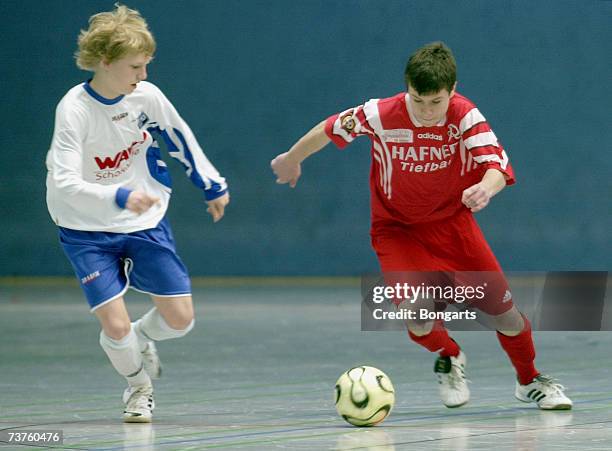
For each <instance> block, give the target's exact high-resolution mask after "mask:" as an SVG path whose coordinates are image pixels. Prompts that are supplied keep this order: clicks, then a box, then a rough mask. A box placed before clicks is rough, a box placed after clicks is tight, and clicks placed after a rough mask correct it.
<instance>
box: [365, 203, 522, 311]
mask: <svg viewBox="0 0 612 451" xmlns="http://www.w3.org/2000/svg"><path fill="white" fill-rule="evenodd" d="M371 236H372V247H373V248H374V250H375V251H376V255H377V256H378V261H379V263H380V267H381V270H382V272H383V274H390V273H394V274H395V276H393V277H392V278H393V279H394V280H397V279H396V276H397V275H398V274H403V275H404V276H406V275H409V278H410V280H411V283H412V284H417V283H419V282H420V283H424V284H431V283H433V282H439V280H440V278H445V279H446V280H447V282H448V283H449V284H451V285H454V286H458V285H462V286H477V285H483V284H486V290H485V296H484V297H483V298H482V299H478V300H475V301H473V302H472V303H471V304H470V305H469V306H470V307H472V308H477V309H479V310H482V311H483V312H485V313H488V314H490V315H499V314H501V313H504V312H506V311H508V310H510V308H512V305H513V304H512V298H511V294H510V289H509V286H508V282H507V280H506V278H505V276H504V274H503V271H502V269H501V266H500V265H499V262H498V261H497V259H496V258H495V255H494V254H493V251H492V250H491V248H490V247H489V244H488V243H487V241H486V240H485V238H484V235H483V234H482V231H481V230H480V227H478V224H477V223H476V220H475V219H474V217H473V215H472V213H471V212H469V211H467V210H462V211H460V212H459V213H457V214H456V215H455V216H452V217H450V218H446V219H443V220H440V221H435V222H429V223H423V224H413V225H407V224H401V223H391V222H385V223H381V222H378V223H376V224H375V225H374V226H373V227H372V231H371ZM427 272H430V273H429V274H427ZM433 272H435V274H437V276H433V278H432V273H433ZM442 272H444V273H442ZM402 277H403V276H402ZM386 278H387V277H386ZM433 279H435V280H433Z"/></svg>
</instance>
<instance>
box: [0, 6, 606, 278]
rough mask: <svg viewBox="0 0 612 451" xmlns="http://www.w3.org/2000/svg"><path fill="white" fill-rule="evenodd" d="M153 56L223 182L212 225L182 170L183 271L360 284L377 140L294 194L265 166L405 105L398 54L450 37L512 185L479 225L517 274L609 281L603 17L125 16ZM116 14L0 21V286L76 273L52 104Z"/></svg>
mask: <svg viewBox="0 0 612 451" xmlns="http://www.w3.org/2000/svg"><path fill="white" fill-rule="evenodd" d="M126 3H127V4H128V5H129V6H131V7H134V8H137V9H139V10H140V11H141V12H142V13H143V15H144V16H145V17H147V19H148V21H149V23H150V26H151V28H152V30H153V32H154V33H155V36H156V38H157V40H158V45H159V49H158V52H157V55H156V58H155V60H154V62H153V63H152V64H151V65H150V67H149V80H150V81H152V82H154V83H156V84H157V85H158V86H160V87H161V88H162V89H163V90H164V91H165V93H166V94H167V96H168V97H169V98H170V99H171V100H172V101H173V102H174V104H175V105H176V106H177V107H178V109H179V111H180V112H181V113H182V115H183V116H184V117H185V119H186V120H187V121H188V122H189V123H190V125H191V126H192V128H193V129H194V131H195V132H196V135H197V136H198V137H199V138H200V141H201V142H202V144H203V145H204V147H205V149H206V152H207V154H208V155H209V157H210V158H211V160H212V161H213V162H214V163H215V165H216V166H217V167H218V168H219V169H220V170H221V172H222V173H223V174H224V175H225V176H226V177H227V178H228V180H229V182H230V184H231V193H232V203H231V205H230V207H229V209H228V210H227V216H226V218H225V219H224V220H223V221H222V222H221V223H219V224H216V225H212V223H211V221H210V220H209V217H208V216H207V214H206V212H205V210H206V207H205V204H204V203H203V202H202V199H201V195H200V193H198V192H197V191H196V190H195V189H194V188H193V187H192V186H190V185H189V183H188V182H187V181H186V180H185V177H184V176H183V174H181V173H180V171H179V169H178V167H177V165H174V167H175V169H176V170H174V180H175V191H174V198H173V203H172V205H171V210H170V218H171V221H172V224H173V227H174V230H175V235H176V237H177V240H178V247H179V251H180V253H181V255H182V256H183V258H184V260H185V261H186V263H187V265H188V266H189V268H190V270H191V272H192V274H194V275H206V274H236V275H241V274H243V275H247V274H248V275H250V274H268V275H269V274H318V275H334V274H360V273H362V272H364V271H371V270H375V269H376V260H375V258H374V255H373V253H372V252H371V250H370V247H369V237H368V228H369V224H368V220H369V212H368V167H369V155H368V142H367V140H364V141H363V142H357V143H355V144H353V145H352V146H351V147H350V148H349V150H347V151H346V152H339V151H337V150H335V149H334V148H333V147H331V146H330V147H328V148H327V149H326V150H325V151H323V152H322V153H321V154H319V155H317V156H316V157H314V158H313V159H312V160H309V161H307V162H306V164H305V165H304V176H303V179H302V180H301V183H300V184H299V185H298V187H297V188H296V189H295V190H290V189H288V188H287V187H284V186H283V187H281V186H277V185H276V184H275V183H274V178H273V177H272V174H271V172H270V170H269V160H270V159H271V158H272V157H274V156H275V155H276V154H277V153H279V152H281V151H284V150H286V149H287V148H288V147H289V146H290V145H291V144H292V143H293V142H294V141H295V140H296V139H297V138H299V137H300V136H301V135H302V134H303V133H304V132H305V131H306V130H307V129H308V128H310V127H311V126H312V125H314V124H315V123H316V122H318V121H319V120H321V119H323V118H324V117H326V116H327V115H329V114H331V113H333V112H335V111H338V110H340V109H343V108H346V107H349V106H352V105H354V104H357V103H361V102H362V101H364V100H366V99H368V98H372V97H384V96H389V95H393V94H395V93H397V92H399V91H401V90H402V89H403V81H402V78H403V77H402V74H403V68H404V65H405V61H406V58H407V57H408V55H409V54H410V53H412V51H413V50H415V49H416V48H417V47H419V46H421V45H422V44H424V43H426V42H430V41H433V40H444V41H446V42H447V43H448V44H449V45H450V47H451V48H452V49H453V50H454V52H455V55H456V57H457V60H458V64H459V91H460V92H462V93H463V94H464V95H467V96H468V97H470V98H472V100H474V101H475V102H476V103H477V104H478V106H479V108H480V109H481V111H482V112H483V113H484V114H485V116H486V117H487V118H488V119H489V122H490V123H491V124H492V126H493V128H494V130H495V131H496V134H497V135H498V137H500V139H501V141H502V142H503V143H504V145H505V146H506V148H507V150H508V153H509V155H510V158H511V160H512V162H513V165H514V168H515V171H516V173H517V178H518V183H517V185H516V186H515V187H512V188H511V189H508V190H506V191H504V192H503V193H502V194H500V195H499V197H498V198H496V199H495V200H494V202H493V204H492V205H491V206H490V207H488V208H487V209H486V210H485V211H483V212H482V213H480V214H478V219H479V221H480V223H481V225H482V227H483V229H484V231H485V234H486V235H487V236H488V237H489V240H490V242H491V245H492V246H493V248H494V250H495V251H496V253H497V254H498V256H499V258H500V260H501V262H502V264H503V265H504V267H506V268H507V269H509V270H510V269H511V270H553V269H601V270H609V269H610V267H611V264H610V263H611V257H610V250H611V246H610V244H611V242H610V229H611V228H612V227H611V226H612V221H611V216H610V212H611V202H610V200H611V199H612V186H611V182H610V178H611V175H612V170H611V169H612V164H611V163H610V156H611V154H612V152H611V150H612V149H610V142H612V114H611V113H610V105H611V104H612V102H611V101H612V98H611V97H612V96H611V95H610V82H611V81H612V64H611V63H610V61H611V59H610V58H611V56H612V2H610V1H596V0H591V1H588V0H584V1H535V2H534V1H493V0H492V1H469V2H454V1H431V0H419V1H398V0H393V1H364V0H360V1H339V0H316V1H315V0H306V1H290V0H286V1H280V0H276V1H255V0H253V1H247V0H243V1H238V0H215V1H195V0H194V1H175V2H168V1H157V0H156V1H146V2H145V1H130V2H126ZM112 4H113V2H112V1H105V2H101V1H72V0H70V1H55V2H54V1H50V2H42V1H40V2H39V1H32V0H29V1H19V2H11V1H6V0H4V1H3V2H2V3H1V5H0V13H2V17H3V24H2V28H1V29H0V38H1V39H0V51H1V53H0V56H1V58H2V59H1V61H2V71H1V72H2V74H1V75H0V76H1V77H2V79H1V80H2V94H3V97H4V98H3V102H2V108H1V121H2V124H3V125H4V130H3V133H2V134H1V135H0V141H1V148H2V150H3V158H2V162H3V170H2V171H1V173H0V227H1V230H2V233H1V234H0V252H1V254H0V275H30V274H32V275H55V274H62V275H64V274H66V275H68V274H71V270H70V267H69V265H68V263H67V261H66V259H65V257H64V256H63V254H62V252H61V250H60V248H59V245H58V243H57V237H56V230H55V226H54V225H53V224H52V222H51V221H50V219H49V217H48V215H47V212H46V205H45V201H44V198H45V187H44V181H45V172H46V171H45V167H44V159H45V154H46V151H47V149H48V145H49V142H50V139H51V134H52V126H53V114H54V109H55V105H56V104H57V102H58V100H59V99H60V98H61V97H62V95H63V94H64V93H65V92H66V91H67V90H68V89H69V88H70V87H72V86H73V85H75V84H76V83H79V82H80V81H82V80H83V79H85V77H86V76H87V75H86V74H85V73H83V72H80V71H79V70H78V69H77V68H76V67H75V65H74V63H73V59H72V54H73V52H74V50H75V43H76V36H77V34H78V30H79V29H80V28H83V27H86V25H87V18H88V17H89V16H90V15H91V14H93V13H95V12H98V11H102V10H109V9H111V8H112Z"/></svg>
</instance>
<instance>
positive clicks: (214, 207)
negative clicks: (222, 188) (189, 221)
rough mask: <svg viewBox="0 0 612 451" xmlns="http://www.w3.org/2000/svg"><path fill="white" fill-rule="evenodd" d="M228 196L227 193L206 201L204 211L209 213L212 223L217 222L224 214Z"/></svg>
mask: <svg viewBox="0 0 612 451" xmlns="http://www.w3.org/2000/svg"><path fill="white" fill-rule="evenodd" d="M229 201H230V196H229V193H225V194H224V195H223V196H220V197H217V198H216V199H213V200H207V201H206V203H207V204H208V208H207V209H206V211H207V212H208V213H210V215H211V216H212V218H213V221H214V222H218V221H219V220H220V219H221V218H222V217H223V215H224V214H225V207H226V205H227V204H229Z"/></svg>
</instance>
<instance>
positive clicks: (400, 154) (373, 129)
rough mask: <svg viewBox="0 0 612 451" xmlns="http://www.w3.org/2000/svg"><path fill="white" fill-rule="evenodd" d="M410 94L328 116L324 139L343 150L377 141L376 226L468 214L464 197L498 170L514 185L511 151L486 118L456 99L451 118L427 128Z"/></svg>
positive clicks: (374, 173)
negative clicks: (364, 138)
mask: <svg viewBox="0 0 612 451" xmlns="http://www.w3.org/2000/svg"><path fill="white" fill-rule="evenodd" d="M408 96H409V95H408V93H406V92H403V93H400V94H397V95H395V96H393V97H389V98H386V99H373V100H369V101H368V102H366V103H364V104H363V105H359V106H356V107H354V108H350V109H348V110H346V111H343V112H341V113H338V114H335V115H333V116H331V117H329V118H328V119H327V121H326V125H325V132H326V133H327V135H328V136H329V138H330V139H331V140H332V141H333V142H334V143H335V144H336V146H338V147H339V148H343V147H345V146H346V145H347V144H349V143H350V142H352V141H353V139H355V138H356V137H357V136H361V135H366V136H368V137H369V138H370V140H371V141H372V149H371V152H372V167H371V170H370V190H371V192H372V196H371V207H372V223H373V226H376V224H377V223H380V222H387V221H399V222H402V223H406V224H416V223H424V222H430V221H437V220H440V219H444V218H447V217H450V216H452V215H454V214H455V213H457V212H458V211H459V210H460V209H461V208H466V207H465V206H464V205H463V204H462V203H461V195H462V193H463V190H464V189H466V188H468V187H470V186H472V185H474V184H476V183H478V182H479V181H480V180H481V179H482V176H483V175H484V171H485V170H486V169H488V168H495V169H497V170H499V171H501V172H502V173H503V174H504V175H505V176H506V183H507V184H509V185H510V184H513V183H514V172H513V170H512V167H511V165H510V163H509V162H508V156H507V155H506V152H505V151H504V148H503V147H502V145H501V144H500V143H499V141H498V140H497V137H496V136H495V134H494V133H493V131H492V130H491V127H490V126H489V124H488V123H487V121H486V119H485V118H484V116H483V115H482V114H481V113H480V111H478V108H476V106H475V105H474V104H473V103H472V102H471V101H470V100H468V99H467V98H465V97H463V96H462V95H460V94H455V95H454V96H453V97H452V98H451V99H450V103H449V107H448V111H447V113H446V118H445V119H443V120H442V121H441V122H439V123H438V124H436V125H435V126H431V127H425V126H421V124H419V122H418V121H417V120H416V119H415V118H414V116H413V115H412V113H411V111H410V106H409V102H408V98H409V97H408Z"/></svg>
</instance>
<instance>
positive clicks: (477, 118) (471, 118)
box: [459, 108, 487, 134]
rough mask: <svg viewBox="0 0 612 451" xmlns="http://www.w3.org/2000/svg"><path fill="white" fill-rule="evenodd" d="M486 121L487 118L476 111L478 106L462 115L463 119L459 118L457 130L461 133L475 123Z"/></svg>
mask: <svg viewBox="0 0 612 451" xmlns="http://www.w3.org/2000/svg"><path fill="white" fill-rule="evenodd" d="M486 121H487V120H486V119H485V117H484V116H483V115H482V113H481V112H480V111H478V108H472V109H471V110H470V111H468V113H467V114H466V115H465V116H463V119H461V122H460V123H459V130H460V131H461V134H463V133H465V132H467V131H468V130H469V129H471V128H472V127H474V126H475V125H477V124H480V123H481V122H486Z"/></svg>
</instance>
